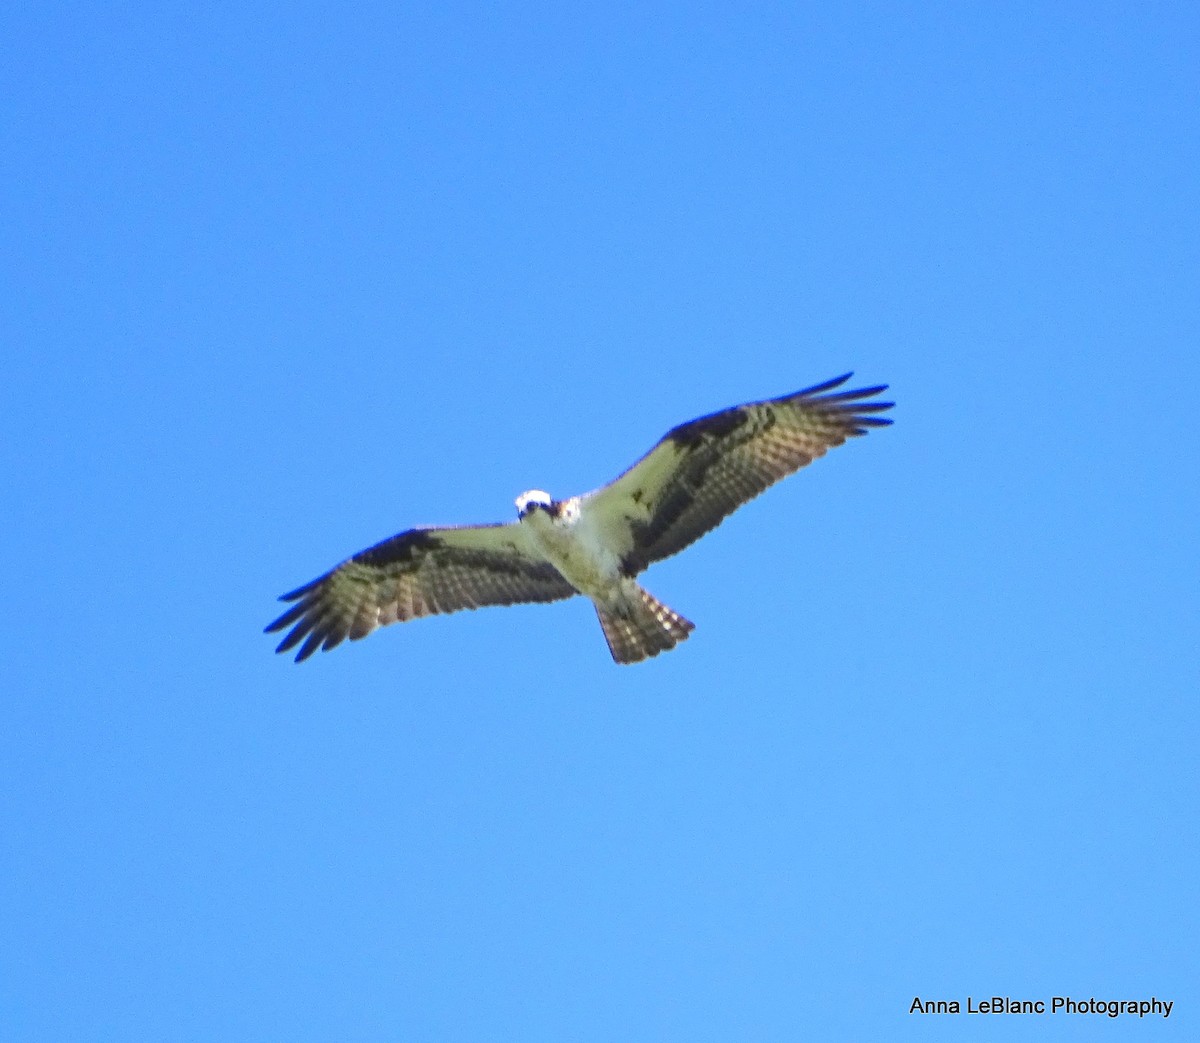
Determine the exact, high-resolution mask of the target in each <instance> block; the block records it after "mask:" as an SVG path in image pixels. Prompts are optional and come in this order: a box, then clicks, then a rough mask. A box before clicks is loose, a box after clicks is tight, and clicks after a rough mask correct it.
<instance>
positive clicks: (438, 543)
mask: <svg viewBox="0 0 1200 1043" xmlns="http://www.w3.org/2000/svg"><path fill="white" fill-rule="evenodd" d="M514 528H515V526H512V525H486V526H470V527H466V526H464V527H462V528H447V529H409V530H408V531H407V532H402V533H400V534H399V535H398V536H393V537H392V538H391V539H387V540H384V541H383V542H382V543H377V544H376V545H375V546H373V547H368V548H367V549H366V550H364V551H361V552H359V553H358V554H355V555H354V557H352V558H350V559H349V560H348V561H344V562H342V564H341V565H338V566H337V567H336V568H334V569H331V570H330V571H329V572H327V573H325V575H324V576H320V577H318V578H317V579H315V580H313V581H312V582H311V583H307V584H305V585H304V586H303V587H300V588H298V589H296V590H293V591H291V592H290V593H288V594H284V595H283V597H281V598H280V600H281V601H294V602H296V603H295V604H294V605H293V606H292V607H291V608H289V609H288V610H287V611H286V612H285V613H284V614H283V615H282V616H280V617H279V618H278V619H277V620H275V622H273V623H272V624H271V625H270V626H268V627H267V628H266V633H268V634H271V633H275V632H276V631H279V630H283V629H284V628H286V627H291V630H289V631H288V633H287V635H286V636H285V637H284V639H283V640H282V641H281V642H280V643H279V647H278V648H276V650H275V651H277V652H287V651H288V650H290V649H292V648H294V647H295V646H296V645H300V650H299V651H298V652H297V653H296V662H298V663H299V662H302V661H303V660H305V659H307V658H308V657H309V656H310V655H312V654H313V653H314V652H315V651H317V649H320V650H321V651H323V652H327V651H329V649H331V648H335V647H336V646H338V645H340V644H341V643H342V641H344V640H345V639H346V638H350V640H351V641H357V640H358V639H360V638H363V637H366V636H367V635H368V634H369V633H371V632H372V631H374V630H377V629H378V628H379V627H381V626H386V625H387V624H389V623H396V622H402V621H404V620H409V619H417V618H419V617H421V616H429V615H433V614H435V613H443V612H457V611H459V610H460V609H467V608H482V607H484V606H486V605H514V604H518V603H524V602H545V601H558V600H560V599H561V598H567V597H570V596H571V595H572V594H574V593H576V591H575V588H574V587H572V586H571V585H570V584H569V583H568V582H567V581H566V580H565V579H563V577H562V575H561V574H560V573H559V572H558V570H557V569H556V568H555V567H554V566H553V565H551V564H550V563H549V562H545V561H538V560H536V559H534V558H531V557H529V556H528V555H527V554H524V553H522V552H521V550H520V549H519V548H518V547H517V545H516V543H515V542H514V541H513V539H512V534H513V530H514ZM301 642H303V644H301Z"/></svg>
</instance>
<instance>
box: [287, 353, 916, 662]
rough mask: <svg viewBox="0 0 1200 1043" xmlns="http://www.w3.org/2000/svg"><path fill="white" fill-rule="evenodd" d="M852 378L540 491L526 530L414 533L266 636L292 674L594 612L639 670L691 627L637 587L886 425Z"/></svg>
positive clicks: (703, 420)
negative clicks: (409, 636)
mask: <svg viewBox="0 0 1200 1043" xmlns="http://www.w3.org/2000/svg"><path fill="white" fill-rule="evenodd" d="M849 377H850V374H846V375H845V376H843V377H838V378H836V379H834V380H831V381H826V382H825V383H823V384H818V385H816V386H814V387H811V388H807V389H805V390H804V391H798V392H796V393H795V394H794V395H786V396H783V397H781V398H776V399H768V400H765V401H762V402H751V403H746V404H745V405H740V406H733V407H731V408H729V409H724V410H721V411H719V412H717V413H712V414H709V415H708V416H703V417H698V418H697V419H695V420H692V421H689V422H688V423H685V424H680V425H679V426H677V427H675V428H672V429H671V430H670V431H669V432H667V434H666V435H665V436H664V437H663V438H662V439H661V440H660V441H659V442H658V443H657V444H656V445H655V446H654V447H653V448H652V449H651V450H650V452H648V453H647V454H646V455H645V456H644V457H642V458H641V459H640V460H639V461H638V462H637V463H635V464H634V465H633V466H632V467H630V468H629V469H628V470H627V471H625V472H624V473H623V474H621V475H620V476H619V477H618V478H616V479H615V480H614V481H612V482H610V483H609V484H608V485H606V486H604V487H602V488H600V489H597V490H595V491H594V492H590V493H586V494H584V495H582V496H572V497H569V498H567V499H563V500H555V499H553V498H552V497H551V496H550V495H549V494H548V493H546V492H543V491H542V490H539V489H533V490H530V491H528V492H525V493H522V494H521V495H520V496H519V497H517V500H516V507H517V521H515V522H509V523H505V524H496V525H481V526H461V527H449V528H424V529H409V530H408V531H407V532H402V533H400V534H399V535H397V536H393V537H392V538H391V539H388V540H384V541H383V542H382V543H378V544H376V545H375V546H374V547H369V548H368V549H367V550H364V551H361V552H360V553H358V554H356V555H354V556H353V557H352V558H350V559H348V560H347V561H345V562H343V563H342V564H341V565H339V566H337V567H336V568H334V569H331V570H330V571H329V572H327V573H326V574H325V575H323V576H321V577H319V578H318V579H316V580H313V582H311V583H309V584H306V585H305V586H303V587H300V588H299V589H297V590H294V591H292V592H290V593H288V594H285V595H283V597H282V599H281V600H283V601H289V602H295V604H293V605H292V607H291V608H290V609H288V611H286V612H284V614H283V615H281V616H280V617H279V618H278V619H277V620H275V622H273V623H272V624H270V626H268V627H267V632H268V633H271V632H275V631H278V630H283V629H284V628H287V627H290V628H291V629H290V630H289V632H288V633H287V635H286V636H285V637H284V638H283V640H282V641H281V642H280V644H279V647H278V648H277V651H279V652H285V651H288V650H289V649H291V648H294V647H295V646H296V645H300V648H299V651H298V652H297V654H296V660H297V662H299V661H302V660H304V659H307V658H308V657H309V656H310V655H312V654H313V652H315V651H317V649H318V648H319V649H321V650H323V651H327V650H329V649H331V648H333V647H335V646H336V645H338V644H340V643H341V642H342V641H343V640H344V639H345V638H347V637H349V638H350V639H351V640H357V639H358V638H362V637H365V636H366V635H367V634H369V633H371V632H372V631H373V630H375V629H377V628H378V627H380V626H384V625H386V624H388V623H394V622H397V621H403V620H407V619H415V618H418V617H420V616H425V615H432V614H434V613H441V612H454V611H457V610H459V609H465V608H480V607H482V606H485V605H510V604H516V603H520V602H546V601H557V600H560V599H562V598H567V597H571V596H573V595H575V594H582V595H584V596H586V597H588V598H590V599H591V601H592V603H593V604H594V605H595V608H596V613H597V616H598V617H599V619H600V625H601V628H602V629H603V631H604V636H605V639H606V640H607V642H608V646H609V651H610V652H611V653H612V656H613V659H614V660H615V661H616V662H618V663H634V662H639V661H641V660H643V659H646V658H648V657H650V656H653V655H657V654H658V653H659V652H662V651H665V650H667V649H669V648H673V647H675V645H676V644H678V643H679V642H680V641H682V640H684V639H685V638H687V636H688V635H689V634H690V633H691V631H692V630H693V629H694V625H693V624H692V623H690V622H689V621H688V620H686V619H684V618H683V617H682V616H680V615H679V614H678V613H676V612H674V611H672V610H671V609H670V608H667V606H665V605H663V604H662V603H661V602H659V601H658V600H657V599H656V598H654V596H653V595H652V594H650V593H649V592H648V591H646V590H644V589H643V588H642V587H641V586H640V585H639V584H638V583H637V581H636V579H635V577H636V576H637V575H638V574H639V573H640V572H642V571H643V570H644V569H645V568H647V567H648V566H649V565H650V564H652V563H653V562H655V561H660V560H662V559H663V558H666V557H669V556H670V555H672V554H675V553H677V552H679V551H680V550H683V549H684V548H685V547H687V546H688V545H689V544H691V543H692V542H694V541H695V540H697V539H699V538H700V537H701V536H702V535H704V534H705V533H706V532H708V531H709V530H711V529H712V528H714V527H715V526H717V525H718V524H720V522H721V521H722V520H723V519H724V518H725V517H726V516H727V515H729V514H730V513H732V512H733V511H734V510H736V509H737V507H739V506H741V505H742V504H743V503H745V502H747V501H748V500H750V499H752V498H753V497H755V496H757V495H758V494H759V493H761V492H762V491H763V490H764V489H766V488H767V487H769V486H770V485H772V484H774V483H775V482H776V481H778V480H779V479H780V478H783V477H785V476H786V475H788V474H791V473H792V472H793V471H796V470H798V469H799V468H801V467H803V466H805V465H806V464H808V463H811V462H812V461H813V460H814V459H816V458H817V457H819V456H822V455H824V453H825V452H826V451H827V450H828V449H829V448H831V447H833V446H836V445H840V444H841V443H842V442H844V441H845V440H846V439H847V438H848V437H851V436H854V435H862V434H865V433H866V431H867V429H868V428H870V427H878V426H883V425H885V424H889V423H891V421H890V420H887V419H884V418H881V417H877V416H874V415H873V414H875V413H878V412H882V411H883V410H887V409H890V408H891V406H892V403H890V402H880V401H878V400H876V399H874V396H875V395H877V394H878V393H879V392H881V391H884V390H885V389H886V386H885V385H881V386H878V387H871V388H863V389H860V390H856V391H840V392H833V389H834V388H836V387H839V386H840V385H841V384H843V383H845V381H846V380H848V379H849Z"/></svg>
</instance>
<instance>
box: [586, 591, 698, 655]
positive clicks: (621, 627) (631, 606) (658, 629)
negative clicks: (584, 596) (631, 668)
mask: <svg viewBox="0 0 1200 1043" xmlns="http://www.w3.org/2000/svg"><path fill="white" fill-rule="evenodd" d="M596 615H597V616H599V617H600V626H601V628H602V629H603V630H604V639H605V640H606V641H607V642H608V650H609V651H610V652H611V653H612V657H613V659H614V660H616V661H617V662H618V663H640V662H641V661H642V660H643V659H649V658H650V656H656V655H658V653H659V652H665V651H667V650H668V649H671V648H674V647H675V646H676V645H677V644H679V642H680V641H685V640H686V639H687V636H688V634H690V633H691V632H692V631H693V630H695V629H696V626H695V624H694V623H691V622H689V621H688V620H686V619H684V618H683V616H681V615H680V614H679V613H678V612H674V611H672V610H671V609H669V608H667V606H666V605H664V604H663V603H662V602H661V601H659V600H658V599H657V598H656V597H654V595H653V594H650V593H649V592H647V591H645V590H643V589H642V588H641V587H637V588H636V589H635V591H634V592H633V594H632V595H631V596H630V598H629V601H628V602H627V603H626V604H625V605H622V606H621V607H620V608H619V609H610V608H602V607H601V606H599V605H597V606H596Z"/></svg>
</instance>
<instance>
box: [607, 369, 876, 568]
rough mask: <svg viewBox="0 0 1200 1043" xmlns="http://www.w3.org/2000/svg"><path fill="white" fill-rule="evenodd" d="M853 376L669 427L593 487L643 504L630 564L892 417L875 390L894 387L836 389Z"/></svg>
mask: <svg viewBox="0 0 1200 1043" xmlns="http://www.w3.org/2000/svg"><path fill="white" fill-rule="evenodd" d="M853 375H854V374H853V373H845V374H843V375H842V376H839V377H834V378H833V379H832V380H826V381H823V382H822V383H820V384H814V385H813V386H812V387H809V388H805V389H803V390H802V391H797V392H794V393H793V394H790V395H783V396H781V397H779V398H773V399H766V400H764V401H761V402H748V403H745V404H743V405H738V406H732V407H730V408H728V409H723V410H720V411H718V412H716V413H710V414H708V415H707V416H702V417H698V418H697V419H695V420H690V421H688V422H687V423H684V424H680V425H678V426H677V427H674V428H672V429H671V430H670V431H668V432H667V434H666V435H665V436H664V437H663V438H662V439H661V440H660V441H659V442H658V444H657V445H655V447H654V448H653V449H651V450H650V452H649V453H647V454H646V455H645V456H644V457H642V459H641V460H639V461H638V462H637V463H635V464H634V465H633V466H632V467H631V468H629V470H627V471H626V472H625V473H624V474H622V475H621V476H620V477H619V478H617V479H616V480H615V481H614V482H612V483H611V484H610V485H608V486H605V487H604V488H603V489H600V490H597V492H596V493H595V494H593V495H594V496H595V497H596V498H597V499H598V500H603V499H604V497H605V494H606V493H609V492H610V491H611V492H614V493H616V494H617V497H615V498H610V499H612V500H616V499H619V498H620V497H622V496H624V497H629V498H630V499H632V500H633V501H634V502H636V503H638V504H639V506H641V507H642V508H644V510H645V516H644V517H642V518H636V517H634V518H628V519H626V520H627V523H628V525H629V529H630V533H631V536H632V546H631V548H630V550H629V552H628V553H627V554H626V556H625V560H624V565H625V568H626V569H627V571H628V572H629V573H630V574H636V573H637V572H640V571H641V570H642V569H644V568H646V567H647V566H648V565H650V564H651V563H653V562H655V561H661V560H662V559H663V558H667V557H670V556H671V555H672V554H676V553H678V552H679V551H681V550H683V549H684V548H685V547H687V546H689V545H690V544H691V543H693V542H695V541H696V540H697V539H699V538H700V537H701V536H703V535H704V534H705V533H707V532H709V531H711V530H712V529H714V528H715V527H716V526H717V525H719V524H720V523H721V522H722V521H723V520H724V519H725V518H726V517H728V516H729V515H730V514H732V513H733V512H734V511H735V510H737V508H738V507H740V506H742V504H744V503H747V502H748V501H750V500H752V499H754V497H756V496H758V495H759V494H760V493H762V492H764V491H765V490H766V489H768V488H769V487H770V486H772V485H774V484H775V483H776V482H777V481H779V480H780V479H781V478H785V477H786V476H787V475H789V474H792V473H794V472H795V471H798V470H799V469H800V468H801V467H804V466H805V465H807V464H809V463H811V462H812V461H813V460H815V459H817V458H818V457H820V456H823V455H824V454H825V453H826V451H828V450H829V449H831V448H833V447H835V446H838V445H841V444H842V443H843V442H845V441H846V439H847V438H852V437H856V436H861V435H865V434H866V433H867V432H868V431H869V430H870V429H871V428H875V427H886V426H887V425H889V424H891V423H892V421H891V420H890V419H889V418H887V417H880V416H875V415H873V414H876V413H881V412H884V411H886V410H888V409H891V408H892V407H893V406H894V404H895V403H893V402H884V401H879V400H878V399H876V398H875V396H877V395H879V394H881V393H882V392H884V391H886V390H887V388H888V385H886V384H878V385H875V386H873V387H865V388H855V389H853V390H849V391H835V389H836V388H840V387H842V386H843V385H844V384H845V383H846V382H847V381H848V380H849V379H850V378H851V377H852V376H853Z"/></svg>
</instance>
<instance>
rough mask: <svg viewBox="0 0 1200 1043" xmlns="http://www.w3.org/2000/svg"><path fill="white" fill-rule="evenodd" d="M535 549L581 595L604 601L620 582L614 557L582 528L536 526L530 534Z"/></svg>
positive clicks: (548, 524)
mask: <svg viewBox="0 0 1200 1043" xmlns="http://www.w3.org/2000/svg"><path fill="white" fill-rule="evenodd" d="M530 535H531V537H532V538H533V539H534V540H535V542H536V543H537V545H538V549H539V550H540V551H541V552H542V554H543V555H544V556H545V558H546V560H547V561H549V562H550V563H551V564H552V565H553V566H554V567H555V568H556V569H558V571H559V572H561V573H562V574H563V577H564V578H565V579H566V580H567V582H568V583H570V584H571V586H573V587H574V588H575V589H576V590H578V591H579V592H580V593H583V594H587V595H589V596H591V597H595V598H600V599H602V600H603V599H607V598H608V597H611V596H612V594H613V593H615V591H616V590H617V588H618V587H619V586H620V583H621V572H620V567H619V562H618V561H617V557H616V555H615V554H613V553H611V552H610V551H608V550H607V549H606V548H604V547H602V546H599V545H598V544H597V543H596V542H595V541H594V540H591V539H589V538H588V536H589V533H588V531H587V529H586V528H585V527H583V526H580V525H576V526H571V527H566V526H558V525H554V524H550V523H546V524H541V525H537V526H536V527H534V528H533V530H532V531H531V533H530Z"/></svg>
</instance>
